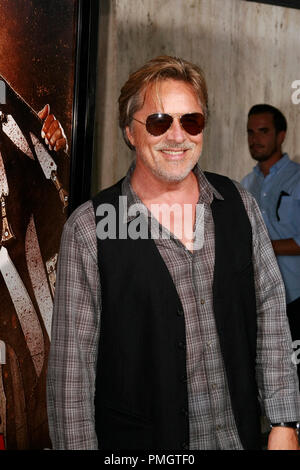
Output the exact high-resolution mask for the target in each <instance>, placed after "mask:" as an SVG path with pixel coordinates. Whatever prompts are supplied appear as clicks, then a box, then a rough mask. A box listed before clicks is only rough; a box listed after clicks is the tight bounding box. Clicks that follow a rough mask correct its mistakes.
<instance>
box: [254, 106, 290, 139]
mask: <svg viewBox="0 0 300 470" xmlns="http://www.w3.org/2000/svg"><path fill="white" fill-rule="evenodd" d="M263 113H269V114H272V116H273V120H274V127H275V129H276V133H277V134H278V132H281V131H285V132H286V130H287V121H286V118H285V117H284V115H283V114H282V112H281V111H280V110H279V109H277V108H275V107H274V106H271V105H270V104H256V105H254V106H252V108H251V109H250V111H249V113H248V118H249V117H250V116H252V115H254V114H263Z"/></svg>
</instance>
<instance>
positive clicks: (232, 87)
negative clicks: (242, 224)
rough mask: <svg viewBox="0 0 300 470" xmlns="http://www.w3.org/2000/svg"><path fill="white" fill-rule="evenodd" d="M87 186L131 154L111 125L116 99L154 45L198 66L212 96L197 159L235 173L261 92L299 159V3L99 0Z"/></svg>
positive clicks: (108, 179)
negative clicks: (281, 117) (279, 114)
mask: <svg viewBox="0 0 300 470" xmlns="http://www.w3.org/2000/svg"><path fill="white" fill-rule="evenodd" d="M100 5H101V7H100V8H101V16H100V30H99V33H100V34H99V58H98V92H97V93H98V96H97V112H96V129H95V131H96V142H95V158H94V169H93V193H95V192H96V191H98V190H99V189H100V188H104V187H107V186H108V185H110V184H112V183H113V182H115V181H117V180H118V179H119V178H121V177H122V176H123V175H124V173H125V172H126V171H127V168H128V166H129V164H130V162H131V160H132V158H133V155H132V153H131V152H130V151H129V149H127V147H126V146H125V144H124V143H123V140H122V137H121V132H120V130H119V129H118V124H117V120H118V109H117V99H118V96H119V92H120V88H121V86H122V84H123V83H124V82H125V80H126V79H127V77H128V75H129V73H130V72H132V71H133V70H135V69H136V68H138V67H139V66H141V65H142V64H143V63H144V62H146V61H147V60H148V59H150V58H152V57H155V56H157V55H161V54H168V55H176V56H180V57H183V58H185V59H187V60H190V61H192V62H195V63H196V64H198V65H200V67H201V68H202V69H203V70H204V73H205V76H206V80H207V84H208V90H209V104H210V121H209V125H208V127H207V128H206V130H205V138H204V150H203V154H202V157H201V166H202V168H203V169H208V170H210V171H215V172H219V173H221V174H225V175H228V176H230V177H232V178H234V179H236V180H240V179H241V178H242V177H243V176H244V175H245V174H246V173H247V172H249V171H250V170H251V169H252V167H253V165H254V163H253V160H252V159H251V157H250V156H249V152H248V147H247V139H246V121H247V112H248V110H249V108H250V107H251V106H252V105H253V104H256V103H260V102H267V103H270V104H273V105H274V106H277V107H279V108H280V109H281V110H282V111H283V112H284V114H285V115H286V117H287V119H288V123H289V131H288V136H287V139H286V142H285V145H284V150H286V151H288V152H289V154H290V156H291V157H292V158H293V159H295V160H296V161H299V162H300V156H299V155H300V133H299V131H298V129H299V128H300V113H299V111H300V104H298V105H296V104H293V103H292V99H291V96H292V93H293V92H294V91H295V90H293V89H292V82H293V81H295V80H297V79H298V80H299V79H300V39H299V31H300V10H295V9H289V8H283V7H277V6H271V5H263V4H258V3H251V2H249V3H248V2H246V1H244V0H164V1H161V0H101V2H100Z"/></svg>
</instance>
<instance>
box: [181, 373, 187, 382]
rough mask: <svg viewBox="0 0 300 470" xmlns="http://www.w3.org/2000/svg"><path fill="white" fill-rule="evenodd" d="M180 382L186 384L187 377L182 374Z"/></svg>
mask: <svg viewBox="0 0 300 470" xmlns="http://www.w3.org/2000/svg"><path fill="white" fill-rule="evenodd" d="M180 382H182V383H185V382H187V375H186V374H183V375H182V376H181V377H180Z"/></svg>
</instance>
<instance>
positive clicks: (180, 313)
mask: <svg viewBox="0 0 300 470" xmlns="http://www.w3.org/2000/svg"><path fill="white" fill-rule="evenodd" d="M177 315H178V316H179V317H183V316H184V311H183V310H182V308H179V309H178V310H177Z"/></svg>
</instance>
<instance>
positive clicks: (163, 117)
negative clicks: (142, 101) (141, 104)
mask: <svg viewBox="0 0 300 470" xmlns="http://www.w3.org/2000/svg"><path fill="white" fill-rule="evenodd" d="M172 122H173V118H172V116H169V115H168V114H151V115H150V116H148V117H147V120H146V129H147V131H148V132H149V134H152V135H155V136H158V135H162V134H164V133H165V132H167V130H168V129H169V127H170V126H171V124H172Z"/></svg>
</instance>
